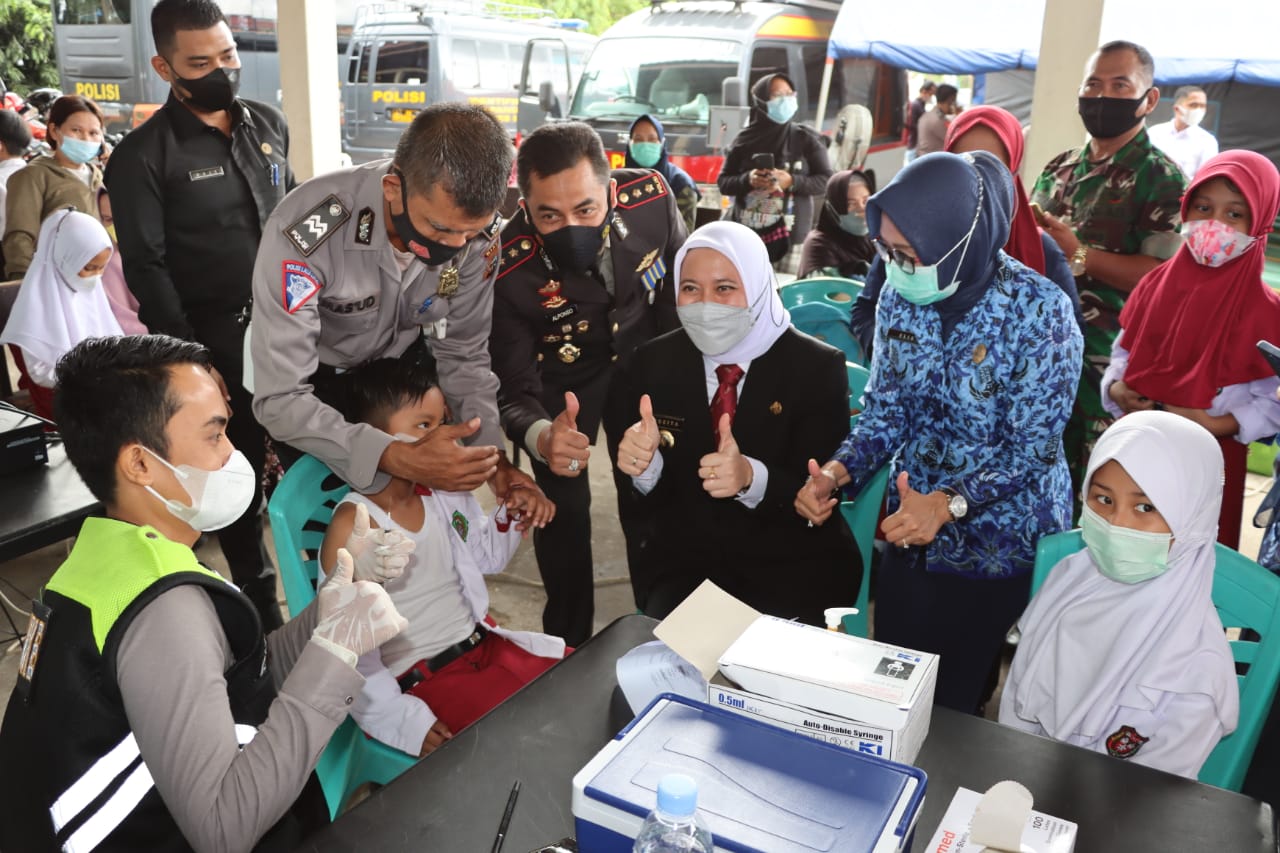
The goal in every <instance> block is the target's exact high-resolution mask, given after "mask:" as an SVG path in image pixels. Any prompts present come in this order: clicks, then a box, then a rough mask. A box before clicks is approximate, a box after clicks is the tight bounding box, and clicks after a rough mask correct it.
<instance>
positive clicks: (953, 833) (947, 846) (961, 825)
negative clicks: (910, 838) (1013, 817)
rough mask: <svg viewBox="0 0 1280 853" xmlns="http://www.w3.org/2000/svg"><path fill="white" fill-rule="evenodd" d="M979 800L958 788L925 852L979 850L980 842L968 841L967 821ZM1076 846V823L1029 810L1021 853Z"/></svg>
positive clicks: (1068, 852) (1064, 851)
mask: <svg viewBox="0 0 1280 853" xmlns="http://www.w3.org/2000/svg"><path fill="white" fill-rule="evenodd" d="M981 801H982V794H981V793H980V792H978V791H971V790H969V789H968V788H957V789H956V795H955V796H954V797H952V798H951V805H949V806H947V813H946V814H944V815H943V816H942V823H940V824H938V830H937V832H935V833H934V834H933V839H932V840H931V841H930V842H929V846H928V847H926V848H924V853H981V851H982V850H983V849H984V848H983V847H982V845H980V844H970V843H969V823H970V822H971V821H972V820H973V814H974V812H975V811H976V810H977V808H978V803H980V802H981ZM1075 849H1076V825H1075V824H1074V823H1072V822H1071V821H1069V820H1063V819H1062V818H1057V817H1054V816H1053V815H1047V814H1045V813H1044V812H1038V811H1036V810H1035V809H1032V810H1031V814H1030V815H1028V816H1027V823H1026V825H1025V826H1024V827H1023V828H1022V850H1023V851H1024V853H1072V851H1074V850H1075Z"/></svg>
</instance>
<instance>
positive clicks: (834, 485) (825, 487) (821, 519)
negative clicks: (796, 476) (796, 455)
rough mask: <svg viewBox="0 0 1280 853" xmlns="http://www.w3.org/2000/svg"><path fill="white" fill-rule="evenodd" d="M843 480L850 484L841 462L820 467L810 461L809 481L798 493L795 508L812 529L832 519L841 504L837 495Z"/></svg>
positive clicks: (812, 460) (805, 482) (833, 462)
mask: <svg viewBox="0 0 1280 853" xmlns="http://www.w3.org/2000/svg"><path fill="white" fill-rule="evenodd" d="M842 479H843V480H844V482H846V483H847V482H848V472H847V471H846V470H845V469H844V466H843V465H841V464H840V463H839V462H836V461H834V460H833V461H831V462H828V463H827V464H826V465H819V464H818V460H816V459H810V460H809V479H807V480H805V481H804V485H803V486H801V487H800V491H798V492H796V500H795V508H796V512H797V513H799V515H800V517H801V518H805V519H808V521H809V526H810V527H817V526H821V525H822V524H824V523H826V520H827V519H828V518H830V517H831V513H832V512H834V511H835V508H836V506H837V505H839V503H840V501H839V500H838V499H837V498H836V496H835V495H836V490H837V489H838V488H839V487H840V483H841V480H842Z"/></svg>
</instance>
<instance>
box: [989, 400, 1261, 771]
mask: <svg viewBox="0 0 1280 853" xmlns="http://www.w3.org/2000/svg"><path fill="white" fill-rule="evenodd" d="M1222 471H1223V463H1222V451H1221V450H1220V449H1219V448H1218V443H1217V441H1216V440H1215V439H1214V438H1213V436H1212V435H1210V434H1209V432H1208V431H1207V430H1205V429H1204V428H1203V427H1201V426H1199V425H1198V424H1195V423H1193V422H1191V421H1189V420H1187V419H1185V418H1180V417H1178V416H1177V415H1173V414H1170V413H1168V412H1138V413H1135V414H1132V415H1129V416H1128V417H1125V418H1123V419H1121V420H1119V421H1117V422H1116V423H1115V424H1114V425H1112V426H1111V427H1110V428H1109V429H1108V430H1107V431H1106V432H1104V433H1103V434H1102V437H1101V438H1099V439H1098V443H1097V445H1096V446H1095V447H1094V450H1093V454H1092V456H1090V458H1089V467H1088V470H1087V472H1086V474H1085V487H1084V499H1085V504H1084V510H1083V513H1084V514H1083V517H1082V519H1081V523H1082V526H1083V534H1084V540H1085V544H1086V546H1087V547H1086V548H1085V549H1084V550H1083V551H1080V552H1079V553H1077V554H1073V555H1071V556H1070V557H1067V558H1066V559H1064V560H1063V561H1062V562H1060V563H1059V564H1058V565H1057V566H1056V567H1055V568H1054V569H1053V571H1052V572H1051V573H1050V575H1049V577H1048V578H1047V579H1046V581H1045V584H1044V586H1043V587H1042V588H1041V589H1040V591H1039V592H1038V593H1037V594H1036V596H1035V598H1034V599H1033V600H1032V602H1031V604H1030V606H1029V607H1028V608H1027V610H1026V612H1025V613H1024V614H1023V616H1022V619H1021V620H1020V621H1019V623H1018V627H1019V628H1020V629H1021V631H1022V639H1021V641H1020V642H1019V644H1018V653H1017V655H1016V656H1015V657H1014V659H1013V666H1012V667H1011V668H1010V670H1009V678H1008V681H1007V683H1006V684H1005V688H1004V696H1003V698H1002V700H1001V702H1000V722H1002V723H1004V724H1006V725H1010V726H1014V727H1015V728H1019V729H1022V730H1024V731H1029V732H1033V733H1035V734H1041V735H1048V736H1049V737H1052V738H1054V739H1056V740H1061V741H1065V742H1067V743H1071V744H1074V745H1076V746H1082V747H1085V748H1086V749H1091V750H1094V751H1095V752H1103V753H1107V754H1110V755H1113V756H1115V757H1117V758H1126V759H1130V760H1132V761H1134V762H1136V763H1138V764H1145V765H1148V766H1150V767H1156V768H1158V769H1160V770H1165V771H1168V772H1170V773H1177V774H1179V775H1182V776H1187V777H1189V778H1192V779H1194V778H1195V777H1196V774H1197V773H1198V772H1199V770H1200V766H1201V765H1202V764H1204V761H1205V759H1206V758H1207V757H1208V756H1209V753H1210V752H1211V751H1212V750H1213V748H1214V746H1216V745H1217V743H1218V741H1219V740H1220V739H1222V738H1223V737H1225V736H1226V735H1228V734H1230V733H1231V732H1233V731H1235V728H1236V722H1237V718H1238V716H1239V711H1240V697H1239V690H1238V687H1237V683H1236V675H1235V664H1234V662H1233V659H1232V657H1231V650H1230V648H1229V647H1228V645H1227V640H1226V637H1225V634H1224V632H1223V628H1222V623H1221V621H1220V620H1219V619H1218V614H1217V611H1216V610H1214V607H1213V601H1212V600H1211V598H1210V593H1211V591H1212V587H1213V566H1214V542H1215V540H1216V538H1217V534H1218V509H1219V505H1220V504H1221V502H1222Z"/></svg>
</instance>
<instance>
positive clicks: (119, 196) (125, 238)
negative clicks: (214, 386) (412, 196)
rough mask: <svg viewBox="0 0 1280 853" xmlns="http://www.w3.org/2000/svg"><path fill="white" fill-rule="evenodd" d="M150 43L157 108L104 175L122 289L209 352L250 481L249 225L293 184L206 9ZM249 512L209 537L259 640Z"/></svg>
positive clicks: (185, 2) (166, 327) (156, 33)
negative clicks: (243, 95)
mask: <svg viewBox="0 0 1280 853" xmlns="http://www.w3.org/2000/svg"><path fill="white" fill-rule="evenodd" d="M151 33H152V37H153V38H154V39H155V44H156V52H157V55H156V56H154V57H152V59H151V66H152V67H153V68H154V69H155V70H156V73H157V74H159V75H160V76H161V78H163V79H164V80H165V81H166V82H168V83H169V85H170V87H171V91H170V93H169V99H168V100H167V101H166V102H165V104H164V106H162V107H161V108H160V109H159V110H157V111H156V112H155V114H154V115H152V117H151V118H150V119H148V120H147V122H146V123H145V124H143V125H142V126H141V127H139V128H138V129H137V130H135V131H133V132H132V133H130V134H129V135H127V136H126V137H125V138H124V140H123V141H122V142H121V143H120V145H119V147H117V148H116V150H115V151H114V152H113V153H112V155H111V160H110V162H109V164H108V168H107V174H106V182H107V189H108V191H109V193H110V196H111V206H112V210H113V212H114V213H115V224H116V233H117V235H118V237H119V243H120V256H121V261H122V262H123V265H124V275H125V281H126V282H127V283H128V285H129V289H130V290H132V291H133V294H134V295H135V296H136V297H137V299H138V306H139V307H138V318H139V319H140V320H142V322H143V323H145V324H146V325H147V328H149V329H150V330H151V331H152V332H162V333H164V334H168V335H173V336H174V337H179V338H185V339H187V340H194V341H198V342H200V343H202V344H204V345H205V346H207V347H208V348H209V349H210V351H211V353H212V357H213V365H214V367H215V368H216V374H215V375H217V374H221V379H222V380H223V382H224V383H225V390H226V392H227V399H228V402H229V403H230V405H231V409H232V410H233V411H234V412H235V414H236V417H234V418H232V419H231V422H230V424H229V426H228V437H229V438H230V439H231V441H232V443H233V444H235V446H236V447H238V448H240V450H241V451H242V452H243V453H244V454H245V456H247V457H248V458H249V461H250V463H252V465H253V467H254V470H255V471H256V472H258V474H259V476H261V472H262V469H263V464H264V460H265V456H266V450H265V438H266V433H265V432H264V431H263V429H262V427H261V426H260V425H259V424H258V422H257V421H255V420H254V418H253V413H252V410H251V403H252V396H251V395H250V394H249V392H248V391H246V390H245V388H244V384H243V369H244V364H243V362H244V332H245V329H244V324H245V322H246V319H247V317H248V309H249V303H250V290H251V279H252V275H253V263H254V258H255V257H256V255H257V251H258V240H259V238H260V237H261V234H262V227H263V225H264V224H265V223H266V221H267V217H268V216H270V215H271V212H272V210H274V209H275V206H276V204H277V203H279V201H280V200H281V199H282V198H284V194H285V193H286V192H288V191H289V190H290V189H292V188H293V185H294V179H293V173H292V171H291V170H290V169H289V163H288V160H287V155H288V146H289V134H288V130H287V128H286V126H285V119H284V115H283V114H282V113H281V112H280V111H279V110H277V109H275V108H274V107H270V106H267V105H266V104H260V103H256V102H254V101H245V100H240V99H239V98H237V97H236V91H237V88H238V84H239V76H240V57H239V56H238V55H237V53H236V45H235V40H234V39H233V38H232V36H231V29H230V28H229V27H228V26H227V23H226V19H225V18H224V17H223V15H222V11H221V10H220V9H219V8H218V6H217V4H216V3H214V2H212V0H160V2H159V3H157V4H156V6H155V9H154V10H153V11H152V13H151ZM195 497H197V496H193V499H194V498H195ZM260 504H261V486H260V485H259V488H258V492H257V494H256V495H255V497H254V500H253V502H252V503H251V504H250V506H249V509H248V510H246V511H245V514H244V515H243V516H242V517H241V518H240V519H239V520H237V521H236V522H234V523H232V524H231V525H230V526H229V527H227V528H225V529H223V530H222V531H220V532H219V534H218V536H219V541H220V542H221V544H222V552H223V554H224V555H225V556H226V558H227V562H228V564H230V567H231V574H232V578H233V579H234V580H235V582H236V583H237V585H239V586H241V587H242V588H243V589H244V591H245V594H246V595H248V596H249V598H250V599H251V600H252V601H253V602H254V604H255V606H256V607H257V608H258V611H259V613H260V614H261V615H262V618H263V621H264V623H265V627H266V628H267V629H268V630H269V629H270V628H272V627H275V626H276V625H279V624H280V612H279V607H278V606H277V604H276V582H275V569H274V567H273V566H272V563H271V559H270V557H269V556H268V555H267V552H266V549H265V547H264V544H263V541H262V516H261V513H260Z"/></svg>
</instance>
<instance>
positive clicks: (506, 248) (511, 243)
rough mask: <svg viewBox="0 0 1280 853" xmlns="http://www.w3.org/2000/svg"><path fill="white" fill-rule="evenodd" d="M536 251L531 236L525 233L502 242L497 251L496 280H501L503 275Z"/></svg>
mask: <svg viewBox="0 0 1280 853" xmlns="http://www.w3.org/2000/svg"><path fill="white" fill-rule="evenodd" d="M536 251H537V247H536V246H534V244H533V238H532V237H530V236H529V235H527V234H517V235H516V236H515V237H512V238H511V239H510V240H508V241H507V242H505V243H503V244H502V248H501V249H500V250H499V251H498V258H499V260H498V264H499V269H498V280H499V281H501V280H502V277H503V276H504V275H506V274H507V273H509V272H511V271H512V270H514V269H516V268H518V267H519V266H520V265H521V264H523V263H525V262H526V261H528V260H529V259H530V258H532V257H533V256H534V253H535V252H536Z"/></svg>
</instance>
